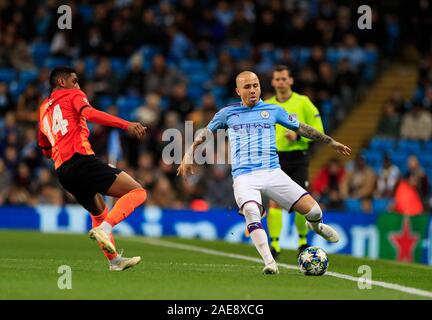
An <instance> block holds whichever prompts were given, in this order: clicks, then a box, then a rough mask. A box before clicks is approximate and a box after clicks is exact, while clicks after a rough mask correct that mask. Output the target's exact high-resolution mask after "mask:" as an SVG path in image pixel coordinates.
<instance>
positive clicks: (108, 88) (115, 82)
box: [86, 58, 120, 95]
mask: <svg viewBox="0 0 432 320" xmlns="http://www.w3.org/2000/svg"><path fill="white" fill-rule="evenodd" d="M93 83H94V91H95V93H96V94H99V95H102V94H104V95H110V94H114V95H116V94H117V93H118V91H119V87H120V80H119V79H118V77H117V75H116V74H115V73H114V72H113V71H112V69H111V61H110V59H108V58H103V59H101V60H100V61H99V64H98V66H97V68H96V74H95V78H94V82H93ZM86 93H87V92H86Z"/></svg>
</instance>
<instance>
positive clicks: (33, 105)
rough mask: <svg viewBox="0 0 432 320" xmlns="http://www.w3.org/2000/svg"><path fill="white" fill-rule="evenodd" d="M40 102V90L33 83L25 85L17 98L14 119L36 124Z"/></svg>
mask: <svg viewBox="0 0 432 320" xmlns="http://www.w3.org/2000/svg"><path fill="white" fill-rule="evenodd" d="M41 102H42V97H41V95H40V92H39V91H38V90H37V87H36V85H35V84H34V83H31V84H29V85H28V86H27V88H26V90H25V91H24V92H23V94H21V96H20V97H19V99H18V105H17V113H16V119H17V121H21V122H24V123H31V124H36V123H37V121H38V115H39V111H38V110H39V105H40V104H41Z"/></svg>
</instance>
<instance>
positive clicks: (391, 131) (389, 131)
mask: <svg viewBox="0 0 432 320" xmlns="http://www.w3.org/2000/svg"><path fill="white" fill-rule="evenodd" d="M400 122H401V118H400V115H399V113H397V110H396V106H395V104H394V103H393V102H391V101H389V102H387V104H386V106H385V107H384V113H383V115H382V116H381V120H380V122H379V124H378V129H377V135H379V136H381V137H388V138H397V137H398V136H399V130H400Z"/></svg>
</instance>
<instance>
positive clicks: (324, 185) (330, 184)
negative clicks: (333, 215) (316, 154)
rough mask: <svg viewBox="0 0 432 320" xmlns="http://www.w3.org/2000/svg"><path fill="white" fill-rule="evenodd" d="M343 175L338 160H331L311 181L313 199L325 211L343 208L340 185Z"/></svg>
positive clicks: (343, 170)
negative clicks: (315, 199) (321, 205)
mask: <svg viewBox="0 0 432 320" xmlns="http://www.w3.org/2000/svg"><path fill="white" fill-rule="evenodd" d="M345 174H346V173H345V168H344V167H343V166H342V165H341V162H340V160H339V159H338V158H332V159H330V160H329V162H328V163H327V165H326V166H325V167H324V168H322V169H321V170H320V171H319V172H318V174H317V175H316V176H315V178H314V180H313V181H312V184H311V190H312V193H313V195H314V197H316V198H317V199H319V202H320V204H323V205H324V206H325V207H326V208H327V209H338V208H339V209H340V208H341V207H342V206H343V197H342V193H341V184H342V182H343V179H344V178H345Z"/></svg>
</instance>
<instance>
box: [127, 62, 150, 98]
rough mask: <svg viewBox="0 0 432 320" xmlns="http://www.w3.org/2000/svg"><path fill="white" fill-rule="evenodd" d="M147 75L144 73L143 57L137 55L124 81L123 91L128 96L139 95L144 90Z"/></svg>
mask: <svg viewBox="0 0 432 320" xmlns="http://www.w3.org/2000/svg"><path fill="white" fill-rule="evenodd" d="M144 83H145V74H144V71H142V56H141V55H140V54H135V55H133V56H132V58H131V68H130V70H129V71H128V73H127V74H126V77H125V79H124V81H123V91H124V92H125V93H126V94H133V95H139V94H140V93H141V92H142V89H143V88H144Z"/></svg>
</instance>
